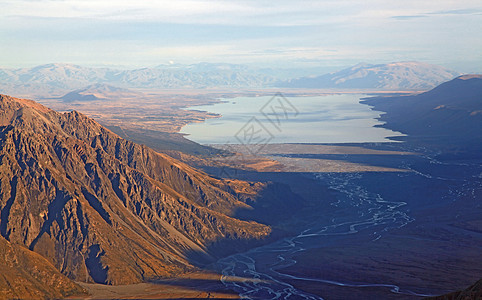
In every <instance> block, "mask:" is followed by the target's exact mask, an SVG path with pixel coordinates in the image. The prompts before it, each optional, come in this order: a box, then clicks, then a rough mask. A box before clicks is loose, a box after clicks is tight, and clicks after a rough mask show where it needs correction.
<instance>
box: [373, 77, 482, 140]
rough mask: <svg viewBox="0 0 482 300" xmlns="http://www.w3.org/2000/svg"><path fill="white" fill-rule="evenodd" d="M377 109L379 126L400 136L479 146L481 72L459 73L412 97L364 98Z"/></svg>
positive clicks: (481, 131) (481, 109)
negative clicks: (451, 78) (382, 113)
mask: <svg viewBox="0 0 482 300" xmlns="http://www.w3.org/2000/svg"><path fill="white" fill-rule="evenodd" d="M365 103H367V104H370V105H373V106H375V108H376V109H377V110H381V111H384V112H386V114H384V115H382V116H381V118H380V119H381V120H382V121H386V122H387V124H385V125H383V126H384V127H388V128H390V129H393V130H397V131H401V132H403V133H406V134H408V137H401V139H404V140H406V139H409V140H418V141H425V142H434V143H438V144H450V145H460V146H462V145H471V146H477V147H481V140H482V130H480V128H482V75H463V76H460V77H457V78H456V79H453V80H451V81H449V82H445V83H443V84H441V85H439V86H438V87H436V88H434V89H432V90H430V91H428V92H425V93H422V94H419V95H415V96H402V97H386V98H384V97H382V98H374V99H369V100H367V101H365Z"/></svg>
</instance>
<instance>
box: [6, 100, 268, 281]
mask: <svg viewBox="0 0 482 300" xmlns="http://www.w3.org/2000/svg"><path fill="white" fill-rule="evenodd" d="M0 126H1V127H0V208H1V216H0V234H1V235H2V236H3V237H4V238H5V239H6V240H8V241H9V242H11V243H12V244H20V245H25V246H26V247H28V248H30V249H31V250H33V251H35V252H37V253H39V254H41V255H42V256H44V257H45V258H47V259H48V260H49V261H50V262H51V263H52V264H53V265H54V266H55V267H56V268H57V269H58V270H60V271H61V272H62V273H63V274H65V275H67V276H68V277H69V278H71V279H74V280H78V281H85V282H99V283H109V284H128V283H136V282H141V281H144V280H147V279H151V278H158V277H163V276H172V275H175V274H177V273H179V272H184V271H186V270H190V269H192V268H193V267H192V262H193V261H192V259H193V257H194V258H198V259H203V260H204V259H209V258H210V257H212V256H213V255H216V254H217V253H216V250H215V247H214V248H213V247H212V245H213V244H215V243H217V242H219V241H221V240H222V241H230V240H231V241H238V240H240V238H242V239H245V240H249V239H262V238H264V237H266V236H267V235H268V234H269V233H270V228H269V227H267V226H265V225H262V224H259V223H255V222H248V221H241V220H238V219H236V218H234V217H233V216H234V213H235V212H236V210H238V209H249V208H250V207H249V206H248V205H247V204H245V203H244V202H242V201H240V198H239V195H238V193H236V192H235V191H236V190H240V189H245V191H244V192H245V194H255V193H256V191H255V189H259V188H261V187H260V186H259V185H256V186H253V187H251V185H250V184H248V183H246V182H227V181H221V180H217V179H214V178H211V177H209V176H207V175H206V174H204V173H202V172H199V171H197V170H195V169H193V168H191V167H189V166H187V165H185V164H182V163H180V162H178V161H176V160H174V159H172V158H170V157H168V156H166V155H162V154H159V153H156V152H154V151H153V150H151V149H149V148H147V147H145V146H142V145H137V144H134V143H132V142H129V141H126V140H124V139H121V138H119V137H118V136H117V135H115V134H114V133H112V132H111V131H109V130H107V129H105V128H104V127H102V126H101V125H99V124H98V123H97V122H95V121H93V120H92V119H89V118H87V117H85V116H84V115H82V114H79V113H77V112H75V111H73V112H69V113H64V114H60V113H57V112H55V111H52V110H50V109H48V108H45V107H43V106H41V105H39V104H37V103H35V102H32V101H29V100H22V99H16V98H12V97H8V96H3V95H0ZM237 185H242V186H243V187H241V188H240V187H239V186H237ZM208 249H211V250H209V251H208ZM212 249H214V250H212ZM188 255H189V258H190V259H189V260H188Z"/></svg>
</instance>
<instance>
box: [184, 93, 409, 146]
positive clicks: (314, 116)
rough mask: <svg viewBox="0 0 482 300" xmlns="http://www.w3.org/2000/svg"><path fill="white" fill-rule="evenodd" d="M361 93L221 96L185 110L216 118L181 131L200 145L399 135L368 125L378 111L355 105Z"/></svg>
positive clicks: (357, 140) (365, 139) (350, 140)
mask: <svg viewBox="0 0 482 300" xmlns="http://www.w3.org/2000/svg"><path fill="white" fill-rule="evenodd" d="M364 97H367V95H363V94H337V95H327V96H315V97H284V96H282V95H278V96H273V95H271V96H260V97H237V98H231V99H223V100H222V102H220V103H217V104H214V105H203V106H193V107H189V108H187V109H189V110H202V111H209V112H212V113H216V114H220V115H222V116H221V117H220V118H215V119H208V120H206V121H204V122H202V123H191V124H188V125H186V126H184V127H183V128H182V130H181V133H183V134H187V135H188V136H187V138H188V139H190V140H193V141H195V142H198V143H201V144H226V143H233V144H239V143H250V142H251V143H253V142H255V141H257V142H270V143H360V142H389V141H390V140H388V139H387V137H393V136H401V135H403V134H401V133H399V132H394V131H391V130H388V129H385V128H380V127H374V126H375V125H380V124H383V122H380V121H378V120H377V119H376V118H378V117H379V116H380V114H381V112H378V111H373V110H372V109H371V107H370V106H368V105H365V104H361V103H360V99H361V98H364ZM253 137H254V138H253Z"/></svg>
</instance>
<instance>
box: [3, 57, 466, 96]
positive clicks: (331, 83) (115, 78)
mask: <svg viewBox="0 0 482 300" xmlns="http://www.w3.org/2000/svg"><path fill="white" fill-rule="evenodd" d="M285 73H286V70H281V69H280V70H279V72H278V71H277V70H275V69H261V68H258V69H257V68H253V67H249V66H245V65H239V64H221V63H219V64H211V63H199V64H194V65H179V64H172V65H159V66H157V67H154V68H141V69H135V70H118V69H110V68H89V67H81V66H77V65H71V64H47V65H41V66H37V67H34V68H22V69H0V92H2V93H5V94H11V95H20V96H21V95H35V96H39V97H42V96H43V97H47V96H50V97H52V96H57V97H59V96H62V95H64V94H66V93H69V92H72V91H73V90H77V89H83V88H85V87H86V86H90V85H93V84H100V83H102V84H108V85H113V86H117V87H121V88H146V89H159V88H163V89H165V88H185V89H188V88H266V87H287V88H310V89H311V88H315V89H372V90H426V89H429V88H433V87H435V86H436V85H437V84H440V83H442V82H444V81H447V80H450V79H453V78H454V77H456V76H458V75H460V73H458V72H455V71H450V70H447V69H444V68H442V67H439V66H435V65H430V64H426V63H419V62H398V63H390V64H380V65H367V64H358V65H356V66H353V67H350V68H347V69H344V70H341V71H338V72H334V73H329V74H325V75H314V76H310V77H301V78H296V79H288V80H284V79H282V78H284V77H286V76H285ZM277 74H279V76H278V75H277ZM282 74H283V75H282Z"/></svg>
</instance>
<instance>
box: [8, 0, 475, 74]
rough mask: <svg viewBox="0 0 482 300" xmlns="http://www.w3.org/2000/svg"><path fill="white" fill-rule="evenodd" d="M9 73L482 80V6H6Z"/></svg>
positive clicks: (375, 1) (399, 2) (469, 0)
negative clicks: (223, 71) (373, 69)
mask: <svg viewBox="0 0 482 300" xmlns="http://www.w3.org/2000/svg"><path fill="white" fill-rule="evenodd" d="M0 1H1V4H0V6H1V8H0V66H3V67H23V66H34V65H38V64H44V63H51V62H65V63H74V64H80V65H90V66H99V65H121V66H131V67H139V66H155V65H158V64H166V63H169V62H170V61H171V62H176V63H196V62H201V61H208V62H230V63H255V64H262V65H266V66H267V65H275V66H286V67H293V66H328V67H329V66H348V65H352V64H355V63H358V62H362V61H363V62H369V63H370V62H371V63H377V62H380V63H385V62H392V61H405V60H418V61H424V62H428V63H434V64H439V65H443V66H446V67H450V68H453V69H456V70H458V71H462V72H481V71H482V2H481V1H480V0H456V1H452V0H450V1H449V0H363V1H362V0H319V1H285V0H278V1H275V0H273V1H260V0H257V1H249V0H243V1H214V0H206V1H194V0H171V1H164V0H159V1H154V0H151V1H147V0H0Z"/></svg>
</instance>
